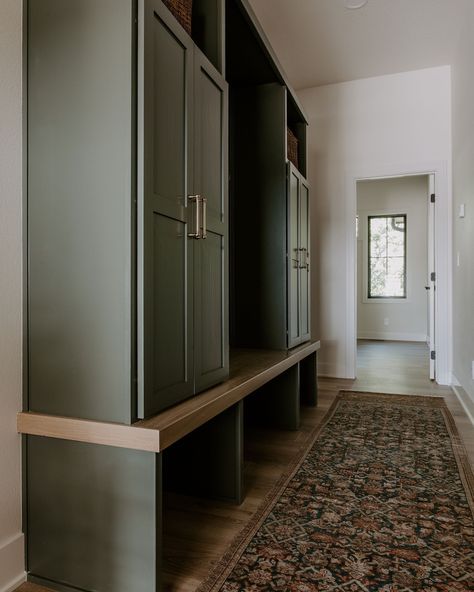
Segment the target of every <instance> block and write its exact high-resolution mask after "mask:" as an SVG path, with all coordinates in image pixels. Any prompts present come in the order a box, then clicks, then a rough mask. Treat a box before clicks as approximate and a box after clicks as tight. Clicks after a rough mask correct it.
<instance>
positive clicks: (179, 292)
mask: <svg viewBox="0 0 474 592" xmlns="http://www.w3.org/2000/svg"><path fill="white" fill-rule="evenodd" d="M185 231H186V226H185V224H183V223H182V222H179V221H176V220H172V219H171V218H167V217H166V216H161V215H158V214H155V216H154V274H153V277H154V303H155V306H154V315H153V317H154V327H153V329H154V330H153V336H154V348H153V350H154V365H153V371H154V385H153V386H154V388H153V393H154V397H156V399H157V401H159V403H158V402H157V405H158V406H160V407H161V406H162V407H165V406H167V405H170V404H172V403H173V402H174V401H176V400H177V398H178V396H177V394H176V393H177V392H179V391H184V396H187V395H188V392H187V389H186V388H183V385H185V384H186V382H187V381H188V372H189V369H188V365H187V348H188V332H187V322H186V320H187V316H188V315H187V307H188V277H187V276H188V273H187V253H186V251H187V248H188V246H189V245H188V243H189V242H190V241H188V239H187V236H186V232H185ZM191 244H192V243H191Z"/></svg>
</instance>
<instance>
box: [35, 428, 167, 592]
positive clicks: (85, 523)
mask: <svg viewBox="0 0 474 592" xmlns="http://www.w3.org/2000/svg"><path fill="white" fill-rule="evenodd" d="M26 449H27V457H28V467H27V474H26V479H27V501H26V509H27V511H26V525H27V569H28V572H29V579H30V581H36V582H43V584H44V585H45V586H47V587H50V588H52V589H54V590H77V589H80V590H87V591H93V590H94V591H98V592H130V591H131V590H133V591H134V592H157V591H159V590H160V589H161V584H160V575H159V574H160V572H161V555H162V551H161V523H162V518H161V488H162V484H161V457H160V455H155V454H153V453H150V452H140V451H135V450H126V449H123V448H113V447H109V446H98V445H92V444H84V443H79V442H69V441H64V440H56V439H52V438H43V437H39V436H28V437H27V442H26Z"/></svg>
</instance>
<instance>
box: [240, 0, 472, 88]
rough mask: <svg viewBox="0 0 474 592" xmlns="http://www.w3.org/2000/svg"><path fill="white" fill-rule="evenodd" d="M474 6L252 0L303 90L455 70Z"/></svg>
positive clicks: (462, 0)
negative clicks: (463, 26)
mask: <svg viewBox="0 0 474 592" xmlns="http://www.w3.org/2000/svg"><path fill="white" fill-rule="evenodd" d="M469 2H474V0H368V4H367V5H366V6H365V7H364V8H361V9H360V10H348V9H346V8H344V0H250V3H251V5H252V7H253V9H254V11H255V13H256V14H257V17H258V18H259V20H260V22H261V24H262V26H263V28H264V30H265V32H266V33H267V36H268V38H269V40H270V42H271V44H272V46H273V48H274V50H275V52H276V53H277V55H278V58H279V59H280V61H281V63H282V66H283V68H284V69H285V71H286V73H287V75H288V77H289V79H290V81H291V82H292V84H293V86H294V87H295V88H296V89H301V88H308V87H312V86H320V85H323V84H330V83H333V82H343V81H347V80H355V79H358V78H368V77H371V76H381V75H383V74H394V73H397V72H406V71H409V70H417V69H421V68H429V67H434V66H441V65H447V64H450V63H451V60H452V55H453V51H454V48H455V46H456V44H457V38H458V31H459V28H460V25H461V22H462V20H463V18H465V15H466V6H467V4H468V3H469ZM473 31H474V23H473ZM473 34H474V33H473Z"/></svg>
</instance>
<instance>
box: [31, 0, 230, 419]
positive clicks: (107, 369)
mask: <svg viewBox="0 0 474 592" xmlns="http://www.w3.org/2000/svg"><path fill="white" fill-rule="evenodd" d="M196 15H197V16H198V17H199V23H200V24H201V26H200V27H197V30H198V32H199V34H200V35H201V37H200V43H201V45H202V46H205V47H209V48H211V49H210V50H209V51H210V54H211V55H210V57H211V59H212V60H213V62H214V63H212V62H211V60H210V59H209V58H208V57H207V56H206V55H204V53H203V52H202V51H201V49H200V48H199V47H198V45H197V44H196V43H195V41H194V40H193V39H192V38H191V37H190V36H189V35H188V34H187V33H185V31H184V29H183V28H182V27H181V26H180V25H179V24H178V22H177V21H176V19H175V18H174V16H173V15H172V14H171V13H170V12H169V11H168V9H167V8H166V7H165V5H164V4H163V3H162V1H161V0H146V1H145V0H140V1H139V2H137V1H136V0H29V2H28V29H27V30H28V138H29V151H28V187H29V189H28V252H29V262H28V274H29V287H28V324H29V331H28V353H29V377H28V378H29V388H28V408H29V409H30V410H32V411H38V412H44V413H51V414H58V415H65V416H73V417H83V418H88V419H97V420H109V421H116V422H121V423H131V422H132V421H134V420H135V419H137V418H141V417H146V416H149V415H151V414H154V413H157V412H158V411H160V410H162V409H164V408H166V407H169V406H170V405H173V404H175V403H177V402H179V401H181V400H183V399H185V398H187V397H189V396H191V395H192V394H194V393H196V392H199V391H200V390H203V389H205V388H207V387H209V386H211V385H212V384H215V383H216V382H219V381H222V380H224V379H225V378H226V376H227V374H228V331H227V316H228V315H227V259H228V249H227V125H228V124H227V83H226V82H225V80H224V78H223V75H222V73H221V72H220V71H219V70H218V69H217V67H216V65H217V66H219V65H220V64H222V55H220V53H219V47H220V46H219V43H218V40H219V39H220V37H221V32H220V30H221V26H220V25H219V23H220V22H221V21H222V18H223V6H222V2H221V1H220V0H212V1H210V0H206V1H205V2H204V0H196ZM206 15H207V17H208V21H209V23H207V24H206V20H205V19H206ZM212 23H213V24H214V28H215V30H213V29H212V27H211V26H210V24H212ZM206 35H207V37H206ZM220 52H221V53H222V48H221V49H220ZM214 64H216V65H214Z"/></svg>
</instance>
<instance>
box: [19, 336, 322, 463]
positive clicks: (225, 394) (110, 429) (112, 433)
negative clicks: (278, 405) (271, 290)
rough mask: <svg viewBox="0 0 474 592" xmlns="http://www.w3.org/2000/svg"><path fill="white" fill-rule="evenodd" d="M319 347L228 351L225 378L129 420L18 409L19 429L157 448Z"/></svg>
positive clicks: (128, 446)
mask: <svg viewBox="0 0 474 592" xmlns="http://www.w3.org/2000/svg"><path fill="white" fill-rule="evenodd" d="M319 348H320V342H319V341H313V342H310V343H306V344H304V345H301V346H299V347H297V348H295V349H292V350H291V351H288V352H286V351H274V350H259V349H245V350H244V349H237V350H231V355H230V377H229V379H228V380H226V381H225V382H222V383H221V384H218V385H217V386H214V387H212V388H210V389H208V390H206V391H204V392H203V393H200V394H199V395H195V396H194V397H191V398H190V399H187V400H186V401H184V402H182V403H179V404H178V405H175V406H174V407H171V408H170V409H167V410H166V411H163V412H161V413H159V414H158V415H154V416H152V417H150V418H148V419H143V420H140V421H137V422H136V423H134V424H132V425H123V424H117V423H108V422H101V421H91V420H86V419H77V418H71V417H60V416H55V415H45V414H42V413H34V412H22V413H19V414H18V419H17V428H18V432H19V433H21V434H29V435H33V436H47V437H49V438H59V439H63V440H74V441H77V442H88V443H90V444H103V445H107V446H116V447H119V448H130V449H133V450H143V451H147V452H162V451H163V450H165V448H167V447H168V446H171V444H173V443H174V442H177V441H178V440H180V439H181V438H183V437H184V436H186V435H187V434H189V433H190V432H192V431H193V430H195V429H196V428H198V427H199V426H201V425H203V424H204V423H206V422H207V421H209V420H210V419H212V418H213V417H216V415H218V414H219V413H221V412H222V411H225V410H226V409H228V408H229V407H231V406H232V405H234V404H235V403H238V402H239V401H240V400H242V399H243V398H245V397H246V396H247V395H249V394H250V393H252V392H254V391H255V390H257V389H258V388H260V387H261V386H263V385H264V384H266V383H267V382H269V381H270V380H272V379H273V378H275V377H277V376H278V375H279V374H282V373H283V372H285V370H288V369H289V368H291V366H293V365H294V364H297V363H298V362H300V361H301V360H303V359H304V358H306V357H307V356H309V355H310V354H312V353H314V352H315V351H317V350H318V349H319Z"/></svg>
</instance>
